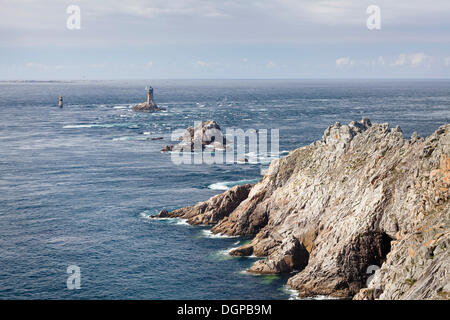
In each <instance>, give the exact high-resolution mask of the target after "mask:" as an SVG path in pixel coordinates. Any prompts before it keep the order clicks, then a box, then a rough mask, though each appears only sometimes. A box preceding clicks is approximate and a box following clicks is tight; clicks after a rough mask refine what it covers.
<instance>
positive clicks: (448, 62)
mask: <svg viewBox="0 0 450 320" xmlns="http://www.w3.org/2000/svg"><path fill="white" fill-rule="evenodd" d="M444 65H445V66H446V67H450V57H445V58H444Z"/></svg>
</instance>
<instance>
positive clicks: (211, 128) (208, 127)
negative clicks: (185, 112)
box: [161, 120, 226, 152]
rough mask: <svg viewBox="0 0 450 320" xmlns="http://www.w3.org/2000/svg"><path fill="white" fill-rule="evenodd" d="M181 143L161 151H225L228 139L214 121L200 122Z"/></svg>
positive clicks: (168, 146) (186, 133)
mask: <svg viewBox="0 0 450 320" xmlns="http://www.w3.org/2000/svg"><path fill="white" fill-rule="evenodd" d="M179 140H180V143H178V144H177V145H175V146H172V145H167V146H165V147H164V148H163V149H162V150H161V151H162V152H168V151H174V152H195V151H200V152H201V151H205V150H207V151H211V152H213V151H215V150H223V149H225V146H226V139H225V137H224V134H223V133H222V130H221V128H220V125H219V124H218V123H217V122H216V121H213V120H207V121H203V122H199V123H198V124H197V125H196V126H195V127H189V128H187V129H186V131H185V132H184V134H183V135H182V136H181V137H180V138H179Z"/></svg>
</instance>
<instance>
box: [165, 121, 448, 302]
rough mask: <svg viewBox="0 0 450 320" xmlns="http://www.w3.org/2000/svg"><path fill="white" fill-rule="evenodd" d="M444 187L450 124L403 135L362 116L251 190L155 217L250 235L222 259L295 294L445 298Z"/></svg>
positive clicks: (287, 160) (282, 162)
mask: <svg viewBox="0 0 450 320" xmlns="http://www.w3.org/2000/svg"><path fill="white" fill-rule="evenodd" d="M449 187H450V124H446V125H443V126H441V127H440V128H438V129H437V130H436V131H435V132H434V133H433V134H432V135H431V136H429V137H427V138H421V137H419V136H418V135H417V134H416V133H414V134H413V135H412V136H411V138H410V139H405V138H404V137H403V134H402V131H401V129H400V128H399V127H395V128H389V125H388V124H387V123H383V124H371V122H370V121H369V120H368V119H363V120H362V121H359V122H355V121H354V122H351V123H350V124H348V125H342V124H340V123H336V124H334V125H332V126H330V127H328V128H327V129H326V130H325V132H324V135H323V137H322V139H321V140H319V141H316V142H314V143H312V144H310V145H308V146H305V147H301V148H298V149H296V150H294V151H292V152H290V153H289V155H288V156H286V157H284V158H281V159H278V160H275V161H273V162H272V163H271V165H270V167H269V169H268V170H267V171H266V172H265V174H264V176H263V177H262V178H261V180H260V181H259V182H258V183H257V184H256V185H254V186H252V185H245V186H235V187H234V188H231V189H229V190H227V191H226V192H224V193H223V194H219V195H216V196H214V197H213V198H211V199H210V200H208V201H205V202H201V203H198V204H196V205H195V206H191V207H186V208H181V209H178V210H175V211H172V212H167V211H163V212H161V213H160V214H159V216H161V217H167V216H169V217H181V218H186V219H188V222H189V223H191V224H214V226H213V228H212V229H211V231H212V232H213V233H220V234H225V235H230V236H236V235H241V236H252V237H253V240H252V241H250V243H248V244H246V245H244V246H242V247H240V248H237V249H235V250H233V251H232V252H231V254H232V255H238V256H249V255H256V256H259V257H264V258H265V259H263V260H259V261H257V262H255V263H254V264H253V265H252V266H251V267H250V269H249V270H248V271H249V272H253V273H260V274H279V273H293V275H292V276H291V277H290V278H289V280H288V282H287V284H288V285H289V286H290V287H291V288H293V289H295V290H297V292H298V294H299V296H300V297H306V296H317V295H326V296H333V297H343V298H344V297H345V298H349V297H353V298H354V299H449V298H450V279H449V277H450V276H449V267H450V255H449V252H448V248H449V247H450V228H449V227H450V204H449V203H450V202H449V197H450V193H449ZM375 269H378V270H377V271H376V272H375V274H374V276H373V277H371V278H370V279H369V280H371V281H370V282H369V283H368V285H367V283H366V282H367V280H368V278H369V276H371V270H375Z"/></svg>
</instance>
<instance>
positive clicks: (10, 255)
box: [0, 80, 450, 300]
mask: <svg viewBox="0 0 450 320" xmlns="http://www.w3.org/2000/svg"><path fill="white" fill-rule="evenodd" d="M147 86H152V87H153V88H154V99H155V102H156V103H157V104H158V105H159V106H161V107H164V108H166V110H165V111H161V112H156V113H136V112H133V111H132V106H133V105H134V104H136V103H139V102H142V101H145V99H146V92H145V88H146V87H147ZM59 96H63V98H64V107H63V108H62V109H60V108H58V98H59ZM363 117H368V118H369V119H370V120H371V121H372V122H383V123H384V122H388V123H389V124H390V125H391V126H392V127H394V126H396V125H399V126H400V127H401V129H402V130H403V133H404V135H405V137H409V136H410V135H411V134H412V133H413V132H414V131H417V132H418V133H419V135H421V136H427V135H430V134H431V133H433V132H434V131H435V130H436V129H437V128H438V127H439V126H441V125H443V124H445V123H449V122H450V81H449V80H132V81H131V80H130V81H124V80H121V81H48V82H30V81H28V82H25V81H24V82H0V230H1V231H0V299H243V300H244V299H292V298H295V293H294V292H293V291H292V290H291V289H290V288H288V287H286V286H285V283H286V281H287V279H288V277H290V276H292V274H289V275H282V276H276V275H265V276H258V275H252V274H249V273H247V272H246V271H245V270H246V269H247V268H248V267H249V266H250V265H251V264H252V263H254V262H255V261H256V260H257V259H258V258H256V257H231V256H230V255H229V254H228V252H229V251H230V250H231V249H232V248H235V247H238V246H240V245H242V244H245V243H247V242H248V241H250V240H251V239H249V238H241V237H234V238H231V237H225V236H222V235H214V234H212V233H211V232H210V227H205V226H190V225H188V224H187V223H186V222H185V221H183V220H180V219H164V220H155V219H150V218H149V216H151V215H155V214H157V213H158V212H159V211H160V210H162V209H168V210H172V209H175V208H180V207H184V206H188V205H193V204H195V203H197V202H199V201H204V200H207V199H208V198H210V197H211V196H214V195H216V194H218V193H221V192H223V191H224V190H226V189H228V188H230V187H232V186H233V185H236V184H243V183H254V182H256V181H258V179H259V178H260V177H261V172H263V170H264V169H265V168H267V166H268V164H269V163H270V161H271V160H273V159H274V158H277V157H282V156H285V155H286V154H287V153H288V151H290V150H294V149H295V148H298V147H302V146H305V145H308V144H310V143H312V142H314V141H315V140H318V139H320V138H321V137H322V134H323V131H324V130H325V129H326V128H327V127H328V126H329V125H330V124H333V123H335V122H337V121H339V122H341V123H342V124H347V123H349V122H350V121H353V120H361V119H362V118H363ZM209 119H211V120H215V121H217V122H218V123H219V124H220V126H221V127H222V128H223V129H226V128H238V129H242V130H244V131H246V130H250V129H254V130H261V129H267V130H271V129H276V130H279V151H280V152H279V153H278V154H265V155H264V157H263V156H262V157H261V159H262V160H261V161H256V162H252V163H248V162H243V161H241V162H236V163H226V164H204V163H203V164H202V163H200V164H176V163H174V162H173V161H172V159H171V154H169V153H162V152H160V150H161V149H162V148H163V147H164V146H165V145H168V144H175V143H176V141H171V140H172V136H173V135H172V134H173V132H174V131H175V130H180V129H186V128H187V127H189V126H192V125H194V122H195V121H204V120H209ZM161 138H162V139H161ZM158 139H159V140H158ZM73 270H77V271H75V274H73V273H72V272H73ZM74 277H76V280H74V279H75V278H74ZM74 284H76V285H75V287H74Z"/></svg>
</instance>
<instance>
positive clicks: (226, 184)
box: [208, 179, 259, 190]
mask: <svg viewBox="0 0 450 320" xmlns="http://www.w3.org/2000/svg"><path fill="white" fill-rule="evenodd" d="M258 181H259V179H246V180H239V181H223V182H216V183H212V184H210V185H209V186H208V189H212V190H228V189H230V188H231V187H234V186H237V185H243V184H248V183H257V182H258Z"/></svg>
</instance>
